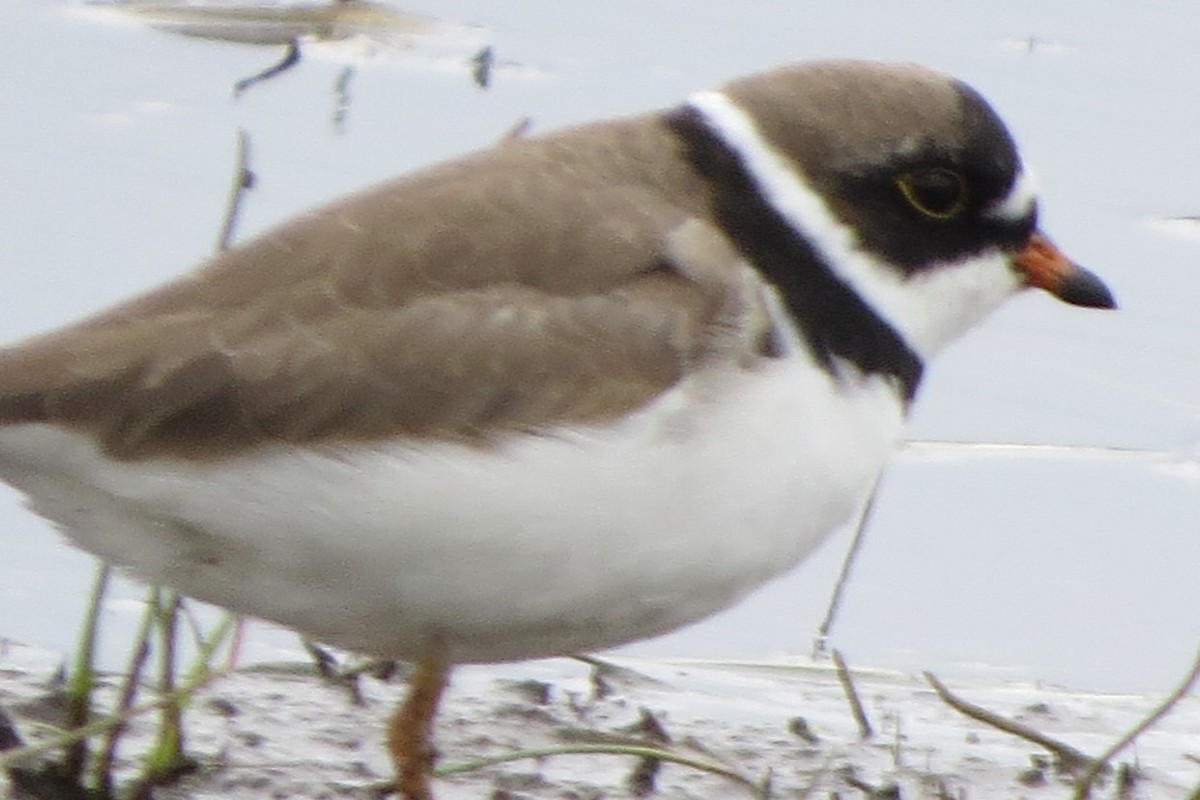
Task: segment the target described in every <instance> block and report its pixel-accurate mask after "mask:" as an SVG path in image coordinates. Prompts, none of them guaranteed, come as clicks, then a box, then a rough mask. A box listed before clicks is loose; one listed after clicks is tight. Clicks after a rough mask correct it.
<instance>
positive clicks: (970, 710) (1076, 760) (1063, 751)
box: [924, 672, 1094, 773]
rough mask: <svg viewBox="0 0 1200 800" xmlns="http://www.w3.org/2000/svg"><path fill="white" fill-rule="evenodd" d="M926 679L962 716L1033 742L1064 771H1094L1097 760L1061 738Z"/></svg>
mask: <svg viewBox="0 0 1200 800" xmlns="http://www.w3.org/2000/svg"><path fill="white" fill-rule="evenodd" d="M924 675H925V680H927V681H929V685H930V686H932V687H933V690H934V691H935V692H937V693H938V697H940V698H942V700H943V701H944V702H945V703H946V704H947V705H948V706H950V707H951V708H953V709H954V710H955V711H957V712H959V713H960V714H965V715H966V716H968V717H970V718H971V719H974V720H978V721H979V722H982V723H983V724H985V725H990V726H991V727H993V728H996V729H997V730H1001V731H1004V732H1005V733H1008V734H1011V735H1013V736H1016V737H1018V738H1021V739H1024V740H1025V741H1027V742H1033V743H1034V744H1036V745H1038V746H1039V747H1044V748H1045V749H1047V750H1049V751H1050V752H1051V753H1053V754H1054V757H1055V758H1056V759H1058V764H1057V766H1058V768H1059V769H1061V770H1062V771H1064V772H1070V773H1076V772H1079V771H1081V770H1084V769H1090V768H1091V766H1092V764H1093V763H1094V759H1092V758H1091V757H1089V756H1087V755H1086V754H1084V753H1083V752H1081V751H1079V750H1076V749H1075V748H1074V747H1071V746H1070V745H1069V744H1064V743H1063V742H1060V741H1058V740H1057V739H1052V738H1050V737H1049V736H1047V735H1045V734H1044V733H1042V732H1041V731H1037V730H1034V729H1033V728H1031V727H1029V726H1028V725H1024V724H1022V723H1020V722H1017V721H1016V720H1012V719H1008V718H1007V717H1002V716H1000V715H999V714H996V713H994V712H992V711H988V710H987V709H986V708H981V707H980V706H977V705H975V704H974V703H970V702H968V701H966V700H963V699H962V698H961V697H958V696H956V695H954V694H953V693H951V691H950V690H949V689H947V688H946V686H945V684H943V683H942V682H941V681H940V680H938V679H937V677H935V676H934V675H933V673H931V672H926V673H924Z"/></svg>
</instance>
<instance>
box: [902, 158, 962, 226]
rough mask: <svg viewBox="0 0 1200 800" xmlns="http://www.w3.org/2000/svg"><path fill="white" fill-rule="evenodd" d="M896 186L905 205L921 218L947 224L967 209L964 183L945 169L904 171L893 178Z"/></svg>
mask: <svg viewBox="0 0 1200 800" xmlns="http://www.w3.org/2000/svg"><path fill="white" fill-rule="evenodd" d="M896 186H897V187H898V188H899V189H900V194H901V195H903V196H904V199H905V200H906V201H908V204H909V205H910V206H912V207H913V208H914V209H916V210H917V211H918V212H919V213H920V214H921V215H922V216H925V217H928V218H929V219H932V220H937V221H938V222H946V221H949V220H952V219H954V218H955V217H957V216H959V215H960V214H962V213H963V211H964V210H966V208H967V181H966V179H965V178H963V176H962V175H961V174H960V173H958V172H955V171H954V170H952V169H947V168H946V167H929V168H927V169H918V170H913V171H912V172H906V173H904V174H903V175H901V176H900V177H898V178H896Z"/></svg>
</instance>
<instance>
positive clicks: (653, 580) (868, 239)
mask: <svg viewBox="0 0 1200 800" xmlns="http://www.w3.org/2000/svg"><path fill="white" fill-rule="evenodd" d="M1026 286H1035V287H1039V288H1041V289H1045V290H1047V291H1049V292H1050V293H1051V294H1053V295H1055V296H1057V297H1059V298H1061V299H1063V300H1065V301H1067V302H1069V303H1073V304H1076V305H1082V306H1093V307H1105V308H1106V307H1111V306H1112V305H1113V301H1112V298H1111V296H1110V295H1109V293H1108V290H1107V289H1106V288H1105V287H1104V285H1103V284H1102V283H1101V282H1100V281H1099V279H1097V278H1096V277H1095V276H1093V275H1092V274H1091V273H1089V272H1087V271H1085V270H1083V269H1081V268H1080V267H1078V266H1076V265H1074V264H1073V263H1072V262H1070V261H1069V260H1068V259H1067V258H1065V257H1064V256H1063V254H1062V253H1061V252H1060V251H1059V250H1058V249H1056V248H1055V246H1054V245H1053V244H1051V243H1050V241H1049V239H1048V238H1047V237H1046V236H1045V235H1043V233H1041V232H1040V230H1039V229H1038V226H1037V208H1036V198H1035V192H1034V188H1033V183H1032V180H1031V178H1030V173H1029V172H1028V171H1027V170H1026V168H1025V167H1024V166H1023V165H1022V162H1021V159H1020V157H1019V156H1018V154H1017V151H1016V149H1015V147H1014V145H1013V142H1012V140H1011V138H1010V137H1009V134H1008V133H1007V132H1006V130H1005V128H1004V126H1003V124H1002V123H1001V122H1000V120H999V119H998V118H997V116H996V115H995V113H994V112H993V111H992V109H991V108H990V107H989V106H988V105H987V103H986V102H985V101H984V100H983V99H982V98H981V97H980V96H979V95H978V94H976V93H975V92H974V91H973V90H971V89H970V88H968V87H967V86H965V85H963V84H961V83H959V82H957V81H955V80H952V79H949V78H946V77H944V76H942V75H939V74H936V73H934V72H930V71H927V70H925V69H922V68H918V67H915V66H906V65H885V64H875V63H862V62H848V61H830V62H821V63H814V64H810V65H804V66H789V67H784V68H782V69H777V70H774V71H771V72H766V73H763V74H759V75H754V76H751V77H748V78H745V79H742V80H738V81H735V82H733V83H730V84H729V85H727V86H725V87H724V88H722V89H720V90H719V91H706V92H700V93H698V94H695V95H693V96H692V97H691V98H690V99H688V100H687V101H686V102H685V103H683V104H682V105H680V106H678V107H676V108H672V109H669V110H667V111H664V112H661V113H653V114H646V115H643V116H637V117H631V118H628V119H619V120H612V121H605V122H599V123H595V124H591V125H584V126H581V127H576V128H572V129H568V130H564V131H561V132H557V133H550V134H547V135H544V136H537V137H530V138H521V139H514V140H510V141H506V142H504V143H502V144H500V145H498V146H495V147H492V148H490V149H487V150H485V151H482V152H479V153H476V154H474V155H470V156H467V157H464V158H461V159H459V160H456V161H452V162H449V163H445V164H442V165H440V166H435V167H432V168H429V169H425V170H422V171H419V172H416V173H414V174H412V175H408V176H405V177H401V178H398V179H395V180H392V181H389V182H386V183H383V184H381V185H379V186H376V187H374V188H371V189H367V190H365V191H363V192H360V193H358V194H355V195H352V196H350V197H348V198H346V199H343V200H341V201H338V202H335V203H333V204H332V205H329V206H327V207H325V208H323V209H320V210H317V211H314V212H312V213H308V214H305V215H303V216H302V217H299V218H297V219H295V220H293V221H291V222H289V223H287V224H284V225H282V226H281V227H279V228H277V229H275V230H273V231H271V232H269V233H267V234H265V235H263V236H261V237H259V238H257V239H255V240H253V241H251V242H249V243H248V244H245V245H244V246H241V247H238V248H237V249H235V250H233V251H231V252H229V253H227V254H225V255H222V256H220V257H218V258H216V259H214V260H213V261H211V262H209V263H208V264H206V265H204V266H202V267H200V268H199V269H197V270H196V271H193V272H191V273H188V274H186V275H184V276H182V277H180V278H178V279H176V280H173V281H171V282H169V283H167V284H165V285H163V286H161V287H159V288H157V289H155V290H153V291H151V292H150V293H148V294H145V295H143V296H140V297H137V298H134V299H132V300H130V301H128V302H126V303H123V304H121V305H119V306H117V307H115V308H112V309H110V310H108V311H105V312H103V313H100V314H98V315H96V316H94V317H91V318H89V319H86V320H84V321H82V322H79V323H77V324H74V325H70V326H68V327H65V328H62V329H60V330H56V331H53V332H50V333H48V334H45V335H42V336H38V337H35V338H32V339H29V340H27V341H24V342H21V343H19V344H16V345H14V346H11V347H9V348H8V349H5V350H3V351H0V476H2V477H3V479H4V480H6V481H7V482H9V483H11V484H12V485H13V486H15V487H17V488H18V489H20V490H22V491H23V492H25V493H26V494H27V495H28V497H29V500H30V503H31V504H32V506H33V508H34V509H36V510H37V511H38V512H39V513H41V514H43V515H44V516H46V517H47V518H49V519H51V520H53V521H54V522H56V523H57V524H58V525H59V526H61V527H62V529H63V530H64V531H66V533H67V535H68V536H70V538H71V539H72V541H74V542H76V543H77V544H79V545H80V546H82V547H84V548H86V549H88V550H90V551H92V552H94V553H96V554H98V555H99V556H101V557H103V558H105V559H108V560H109V561H111V562H113V563H116V564H120V565H125V566H128V567H129V568H131V569H132V570H133V571H134V572H136V573H137V574H139V575H141V576H143V577H144V578H145V579H147V580H149V581H153V582H156V583H162V584H166V585H169V586H173V587H175V588H177V589H178V590H180V591H181V592H184V593H186V594H189V595H194V596H195V597H197V598H200V599H203V600H207V601H209V602H213V603H217V604H220V605H223V606H227V607H229V608H231V609H234V610H237V611H239V612H243V613H246V614H252V615H255V616H260V617H264V618H267V619H270V620H274V621H276V622H280V623H282V624H284V625H288V626H291V627H293V628H295V629H297V630H299V631H303V632H304V633H306V634H308V635H310V636H312V637H315V638H316V639H318V640H321V641H324V642H329V643H331V644H336V645H340V646H342V647H345V648H349V649H352V650H357V651H364V652H367V653H373V654H376V655H379V656H385V657H391V658H399V659H405V660H409V661H413V662H416V663H417V664H418V665H419V668H418V671H417V673H416V676H415V678H414V680H413V686H412V688H411V689H410V696H409V700H408V701H407V703H406V704H405V705H404V707H402V709H401V710H400V711H399V712H398V713H397V715H396V717H395V718H394V719H393V722H392V726H391V738H390V743H391V749H392V752H393V755H394V757H395V759H396V762H397V766H398V770H399V784H398V785H399V786H400V788H401V790H402V792H403V793H405V794H406V795H407V796H408V797H410V798H424V797H427V796H428V792H429V789H428V786H427V782H426V777H425V774H426V769H427V766H428V761H429V752H430V751H429V749H428V743H427V737H428V731H429V727H430V724H431V720H432V716H433V713H434V710H435V708H436V705H437V700H438V696H439V693H440V691H441V689H442V687H443V685H444V681H445V677H446V674H447V670H448V668H449V666H450V665H453V664H455V663H462V662H494V661H503V660H514V659H528V658H535V657H540V656H551V655H556V654H565V653H573V652H577V651H589V650H596V649H599V648H606V647H610V646H613V645H618V644H622V643H624V642H628V641H631V640H634V639H640V638H643V637H648V636H653V635H655V634H659V633H663V632H665V631H669V630H671V629H673V628H676V627H679V626H681V625H685V624H687V623H690V622H693V621H695V620H698V619H700V618H702V617H705V616H706V615H709V614H711V613H713V612H715V611H717V610H719V609H722V608H724V607H726V606H728V605H730V604H731V603H733V602H735V601H736V600H737V599H738V598H740V597H742V596H743V595H744V594H746V593H747V592H749V591H750V590H752V589H754V588H755V587H757V586H759V585H760V584H762V583H763V582H764V581H767V580H769V579H770V578H772V577H775V576H777V575H779V574H781V573H783V572H785V571H786V570H788V569H789V568H791V567H792V566H793V565H795V564H796V563H797V562H798V561H799V560H800V559H802V558H803V557H804V556H805V555H806V554H807V553H808V552H809V551H811V550H812V549H813V548H814V547H815V546H816V545H817V544H818V543H819V542H820V541H821V540H822V539H823V538H824V537H825V536H826V535H827V534H829V533H830V532H831V531H832V530H833V529H834V528H836V527H837V526H838V525H840V524H842V523H844V522H845V521H846V520H847V518H848V517H849V516H850V515H851V514H852V513H853V511H854V510H855V508H856V507H857V506H858V505H859V504H860V503H861V502H862V501H863V499H864V496H865V494H866V493H867V492H868V491H869V489H870V487H871V486H872V483H873V481H874V480H875V478H876V476H877V474H878V473H879V471H880V469H881V467H882V466H883V464H884V461H885V459H886V458H887V457H888V454H889V453H890V452H891V451H892V449H893V447H894V446H895V445H896V443H897V441H898V440H899V438H900V436H901V430H902V426H903V424H904V420H905V417H906V414H907V412H908V410H909V407H910V405H911V403H912V402H913V398H914V395H915V394H916V391H917V388H918V385H919V383H920V380H921V375H922V372H923V370H924V367H925V364H926V362H927V361H928V360H929V359H930V358H931V357H932V356H933V355H934V354H935V353H936V352H937V351H938V350H939V349H940V348H941V347H942V346H943V345H945V344H946V343H947V342H949V341H950V340H952V339H954V338H955V337H956V336H958V335H959V334H960V333H962V332H963V331H965V330H966V329H967V328H969V327H970V326H971V325H973V324H974V323H976V322H978V321H979V320H980V319H982V318H983V317H984V316H985V315H986V314H987V313H988V312H990V311H991V310H992V309H994V308H995V307H997V306H998V305H999V304H1000V303H1002V302H1003V301H1004V300H1005V299H1006V298H1008V297H1009V296H1011V295H1013V294H1015V293H1016V292H1017V291H1018V290H1020V289H1021V288H1022V287H1026Z"/></svg>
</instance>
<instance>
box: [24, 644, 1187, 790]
mask: <svg viewBox="0 0 1200 800" xmlns="http://www.w3.org/2000/svg"><path fill="white" fill-rule="evenodd" d="M618 666H619V667H620V668H619V669H616V670H615V671H602V672H599V673H598V672H597V671H596V670H595V669H594V668H592V667H589V666H588V665H586V664H583V663H580V662H576V661H572V660H568V659H558V660H552V661H543V662H533V663H526V664H515V665H505V666H498V667H469V668H460V669H459V670H458V671H456V673H455V675H454V681H453V685H452V688H451V690H450V692H449V694H448V696H447V698H446V702H445V703H444V704H443V707H442V713H441V716H440V718H439V720H438V728H437V742H438V746H439V748H440V751H441V761H440V763H441V764H443V765H446V764H451V763H459V762H464V761H469V760H472V759H474V758H478V757H484V756H492V755H498V754H502V753H504V752H505V751H508V750H512V749H516V748H541V747H561V746H566V745H584V744H605V743H609V744H611V743H618V742H644V743H649V744H654V743H655V742H662V743H663V744H664V745H665V746H666V747H668V748H670V749H671V750H673V751H675V752H677V753H679V754H681V755H685V756H688V757H691V758H695V759H697V760H701V761H705V762H710V763H717V764H721V765H723V766H725V767H728V768H729V769H731V770H733V771H735V772H737V773H739V774H741V775H743V776H745V777H746V778H747V779H748V781H749V782H750V783H751V784H755V785H758V786H759V787H769V792H770V796H772V797H782V798H793V797H821V798H827V797H903V798H926V797H928V798H956V799H957V798H970V799H978V798H1012V797H1029V798H1059V797H1064V798H1065V797H1070V796H1071V794H1072V792H1073V791H1074V789H1073V785H1072V780H1071V778H1070V776H1069V775H1067V774H1064V773H1062V772H1060V771H1058V770H1056V768H1055V761H1056V760H1055V758H1054V757H1053V756H1052V755H1051V754H1050V753H1049V752H1048V751H1047V750H1045V749H1043V748H1041V747H1039V746H1037V745H1035V744H1032V743H1030V742H1028V741H1024V740H1022V739H1019V738H1016V737H1014V736H1012V735H1009V734H1007V733H1003V732H1001V731H999V730H996V729H994V728H992V727H990V726H989V725H986V724H983V723H981V722H978V721H975V720H972V719H969V718H967V717H965V716H963V715H962V714H960V713H959V712H957V711H955V710H953V709H952V708H950V707H949V706H947V705H946V704H945V703H944V702H943V701H942V700H941V699H940V698H938V696H937V695H936V693H935V692H934V691H933V690H932V689H931V688H930V686H929V684H928V683H926V682H925V681H924V680H923V679H922V678H920V677H916V676H908V675H903V674H899V673H892V672H884V671H874V670H859V669H853V673H854V677H855V683H856V686H857V690H858V694H859V696H860V698H861V700H862V703H863V705H864V707H865V710H866V714H867V717H868V719H869V721H870V723H871V726H872V728H873V729H874V735H873V736H872V737H870V738H868V739H863V738H862V737H861V736H860V735H859V728H858V725H857V723H856V722H855V720H854V717H853V715H852V714H851V712H850V707H849V704H848V702H847V699H846V694H845V692H844V690H843V688H842V686H841V684H840V683H839V681H838V679H837V675H836V672H835V671H834V670H833V669H832V668H831V667H829V666H828V665H819V664H813V663H811V662H805V663H800V662H796V663H759V664H733V663H711V662H706V663H697V662H692V663H682V662H680V663H674V662H668V661H629V660H622V661H621V662H619V664H618ZM52 676H53V669H52V668H51V667H50V666H49V665H48V664H47V663H46V659H45V658H44V657H43V656H41V655H39V654H38V653H37V652H36V651H32V650H30V649H28V648H24V647H20V646H15V645H12V644H9V645H8V646H7V647H6V648H4V651H3V655H2V657H0V708H3V710H4V711H5V712H6V713H7V714H8V715H9V716H10V717H12V718H13V719H14V720H15V721H16V724H17V728H18V731H19V732H20V735H21V737H22V739H23V740H24V741H25V742H26V743H29V742H33V741H38V740H39V738H41V737H43V736H45V735H46V733H47V728H46V725H45V724H44V723H53V721H54V715H55V712H54V704H53V703H51V702H47V697H48V696H49V695H50V692H49V690H48V686H49V683H50V681H51V679H52ZM116 682H117V681H116V679H115V678H114V679H110V680H106V681H105V689H104V691H103V692H102V693H101V697H102V698H103V699H104V700H105V701H107V700H109V699H110V698H111V695H112V686H113V685H115V684H116ZM401 684H402V678H396V679H393V680H392V681H390V682H382V681H379V680H375V679H371V678H366V679H363V680H362V681H361V682H360V689H361V692H362V696H363V701H364V702H363V704H361V705H356V704H355V703H354V702H352V699H351V693H350V692H349V691H348V690H347V689H346V688H345V687H344V686H335V685H331V684H330V683H328V682H324V681H322V680H321V679H320V678H319V677H317V676H316V675H315V674H314V671H313V669H312V667H311V665H304V664H291V665H263V666H256V667H253V668H247V669H245V670H241V671H239V672H237V673H235V674H233V675H230V676H227V677H223V678H221V679H219V680H217V681H216V682H214V683H213V684H212V685H210V686H209V687H207V688H205V689H204V690H202V692H201V693H200V694H199V695H198V696H197V698H196V699H195V701H194V702H193V705H192V706H191V708H190V709H189V710H188V712H187V717H186V728H187V740H186V746H187V752H188V753H189V755H191V756H192V757H194V758H196V759H197V760H198V762H199V768H198V770H197V771H196V772H195V773H193V774H192V775H190V776H188V777H186V778H185V779H183V781H182V782H181V783H179V784H178V785H176V786H173V787H170V788H164V789H159V790H157V792H156V793H155V795H154V796H155V797H156V798H161V799H163V800H167V799H173V798H195V799H196V800H199V799H201V798H213V799H214V800H215V799H216V798H229V799H230V800H241V799H242V798H245V800H251V799H253V800H262V798H297V799H298V800H306V799H308V798H311V799H312V800H318V799H319V800H328V799H330V798H368V797H372V796H374V793H373V789H372V787H373V786H375V785H377V784H379V783H380V782H381V781H383V780H385V779H386V777H387V776H388V761H387V758H386V755H385V753H384V751H383V748H382V740H383V726H384V724H385V722H386V719H387V716H388V714H389V713H390V710H391V708H392V705H393V703H395V701H396V699H397V698H398V697H399V696H400V694H401V691H402V686H401ZM952 688H953V689H954V691H955V692H956V693H957V694H958V695H960V696H962V697H964V698H966V699H968V700H970V701H971V702H973V703H976V704H978V705H980V706H983V707H985V708H987V709H989V710H991V711H994V712H996V713H999V714H1002V715H1005V716H1007V717H1010V718H1012V719H1016V720H1020V721H1022V722H1024V723H1025V724H1026V725H1029V726H1031V727H1033V728H1035V729H1037V730H1038V731H1040V732H1042V733H1044V734H1046V735H1047V736H1050V737H1053V738H1054V739H1055V740H1057V741H1059V742H1062V743H1064V744H1066V745H1069V746H1071V747H1074V748H1077V749H1078V750H1080V751H1082V752H1084V753H1086V754H1088V755H1092V756H1094V755H1098V754H1099V753H1101V752H1103V751H1104V750H1106V749H1107V748H1108V747H1109V745H1110V744H1112V743H1113V742H1114V741H1116V739H1117V738H1119V737H1120V735H1122V734H1123V733H1124V732H1125V731H1127V730H1128V729H1130V728H1132V727H1133V726H1134V725H1135V724H1136V723H1137V722H1138V721H1139V720H1140V719H1141V718H1143V717H1144V716H1145V715H1146V714H1147V713H1148V711H1149V710H1150V709H1151V708H1152V707H1153V706H1154V705H1155V704H1156V703H1157V702H1158V700H1159V699H1160V698H1157V697H1147V696H1138V695H1100V694H1087V693H1079V692H1071V691H1067V690H1065V689H1061V688H1056V687H1050V686H1041V685H1031V684H1005V685H982V684H977V685H968V684H961V683H960V684H956V685H954V686H953V687H952ZM154 725H155V721H154V720H153V719H152V718H151V717H144V718H139V719H138V720H137V721H136V722H135V724H134V725H133V728H132V730H131V731H130V734H129V736H130V738H129V741H128V743H127V744H126V746H125V747H124V750H123V753H122V760H121V762H120V769H119V775H120V777H121V778H122V779H123V780H128V779H130V778H131V777H132V776H133V775H134V774H136V773H135V770H136V768H137V764H136V757H137V755H138V754H139V753H140V752H141V751H142V750H143V748H144V747H145V745H146V743H147V742H148V741H149V737H150V735H151V734H152V733H153V729H154ZM1117 762H1118V763H1120V764H1125V765H1127V767H1128V769H1126V770H1125V772H1126V774H1127V775H1132V776H1133V779H1132V782H1131V783H1129V782H1122V783H1118V782H1116V781H1115V780H1113V778H1112V775H1111V774H1110V775H1109V777H1108V778H1106V779H1104V780H1103V781H1101V782H1100V783H1098V784H1097V788H1096V791H1095V792H1094V794H1093V796H1096V797H1129V798H1143V797H1144V798H1156V799H1157V798H1184V797H1192V796H1195V794H1194V792H1195V790H1196V786H1197V783H1200V699H1196V698H1187V699H1185V700H1184V701H1183V702H1182V703H1181V704H1180V705H1178V706H1177V707H1176V708H1175V709H1174V711H1173V712H1172V714H1171V715H1169V716H1168V717H1167V718H1165V719H1164V720H1163V721H1162V722H1161V723H1159V724H1158V725H1156V726H1155V727H1154V728H1153V729H1152V730H1151V731H1149V732H1147V733H1146V734H1144V735H1143V736H1142V737H1140V738H1139V739H1138V741H1137V744H1136V746H1135V747H1133V748H1131V749H1128V750H1126V751H1125V752H1123V753H1122V754H1121V755H1120V756H1119V757H1118V759H1117ZM647 766H648V765H646V764H641V763H639V760H638V759H637V758H635V757H631V756H613V755H570V756H554V757H548V758H542V759H538V760H534V759H527V760H521V761H515V762H510V763H507V764H503V765H499V766H492V767H486V768H483V769H480V770H478V771H475V772H471V773H469V774H466V775H460V776H456V777H452V778H444V779H440V780H439V781H438V782H437V784H436V789H437V796H438V798H440V799H441V800H460V799H461V800H465V799H466V798H493V799H494V800H521V799H522V798H564V800H565V799H568V798H570V799H574V800H581V799H583V798H595V799H597V800H598V798H620V797H637V796H643V797H644V796H653V797H661V798H737V797H753V796H755V795H754V791H753V790H752V789H751V788H749V787H747V786H745V785H741V784H739V783H738V782H736V781H732V780H729V779H724V778H720V777H716V776H713V775H709V774H705V773H703V772H700V771H697V770H695V769H690V768H687V767H683V766H678V765H674V764H664V765H662V766H661V769H659V770H658V771H657V772H654V771H653V770H648V769H647ZM10 792H11V796H12V797H14V798H15V797H23V796H24V797H27V796H29V795H22V794H21V793H19V792H17V791H15V790H14V789H12V788H11V787H10Z"/></svg>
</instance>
